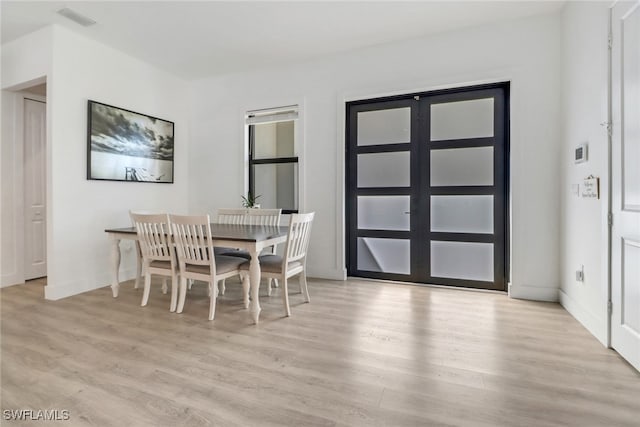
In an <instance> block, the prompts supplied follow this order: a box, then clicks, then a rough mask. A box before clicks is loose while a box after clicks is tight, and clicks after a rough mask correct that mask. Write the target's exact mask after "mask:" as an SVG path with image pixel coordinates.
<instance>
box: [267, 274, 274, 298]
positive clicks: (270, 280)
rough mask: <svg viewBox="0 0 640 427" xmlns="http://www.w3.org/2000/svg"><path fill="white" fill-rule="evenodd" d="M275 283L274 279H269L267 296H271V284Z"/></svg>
mask: <svg viewBox="0 0 640 427" xmlns="http://www.w3.org/2000/svg"><path fill="white" fill-rule="evenodd" d="M272 281H273V279H272V278H271V277H269V278H268V279H267V296H269V297H270V296H271V282H272Z"/></svg>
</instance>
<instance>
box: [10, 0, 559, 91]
mask: <svg viewBox="0 0 640 427" xmlns="http://www.w3.org/2000/svg"><path fill="white" fill-rule="evenodd" d="M562 4H563V2H560V1H411V2H404V1H376V2H365V1H349V2H346V1H342V2H337V1H332V2H329V1H325V2H306V1H281V2H272V1H227V2H222V1H196V2H180V1H160V2H156V1H138V2H116V1H101V2H99V1H66V2H64V1H40V2H30V1H4V0H3V1H2V2H1V6H0V7H1V13H2V21H1V24H2V26H1V28H2V34H1V40H2V43H6V42H8V41H11V40H14V39H16V38H18V37H20V36H22V35H25V34H27V33H29V32H32V31H34V30H37V29H39V28H42V27H44V26H46V25H49V24H53V23H55V24H60V25H64V26H65V27H67V28H69V29H72V30H74V31H77V32H78V33H81V34H84V35H86V36H88V37H90V38H92V39H95V40H98V41H100V42H102V43H104V44H107V45H110V46H112V47H114V48H116V49H119V50H121V51H123V52H127V53H129V54H130V55H133V56H135V57H138V58H140V59H142V60H144V61H146V62H148V63H151V64H154V65H155V66H157V67H159V68H162V69H165V70H167V71H169V72H171V73H173V74H175V75H178V76H181V77H183V78H185V79H197V78H202V77H206V76H212V75H218V74H225V73H230V72H238V71H244V70H249V69H255V68H263V67H271V66H276V65H282V64H289V63H294V62H301V61H307V60H311V59H313V58H317V57H320V56H325V55H331V54H336V53H340V52H346V51H349V50H353V49H357V48H363V47H367V46H373V45H378V44H382V43H388V42H391V41H397V40H403V39H409V38H415V37H419V36H423V35H427V34H433V33H437V32H444V31H450V30H454V29H459V28H464V27H469V26H476V25H482V24H486V23H491V22H497V21H503V20H511V19H516V18H520V17H524V16H530V15H535V14H543V13H551V12H553V11H555V10H558V9H559V8H560V7H561V6H562ZM63 7H69V8H71V9H73V10H74V11H76V12H79V13H81V14H83V15H85V16H87V17H89V18H91V19H93V20H95V21H97V24H96V25H93V26H91V27H82V26H80V25H78V24H76V23H75V22H72V21H69V20H68V19H67V18H64V17H62V16H60V15H58V14H56V13H55V12H56V11H57V10H59V9H62V8H63Z"/></svg>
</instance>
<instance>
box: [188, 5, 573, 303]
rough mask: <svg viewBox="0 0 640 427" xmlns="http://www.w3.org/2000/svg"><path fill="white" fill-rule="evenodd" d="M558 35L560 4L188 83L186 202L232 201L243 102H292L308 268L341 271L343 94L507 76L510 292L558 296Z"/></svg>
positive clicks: (239, 180)
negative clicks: (495, 21)
mask: <svg viewBox="0 0 640 427" xmlns="http://www.w3.org/2000/svg"><path fill="white" fill-rule="evenodd" d="M559 41H560V17H559V15H552V16H541V17H534V18H529V19H523V20H519V21H514V22H511V23H507V24H500V25H492V26H486V27H480V28H472V29H467V30H461V31H456V32H454V33H448V34H441V35H437V36H433V37H428V38H422V39H415V40H410V41H404V42H398V43H393V44H387V45H382V46H377V47H374V48H369V49H362V50H358V51H353V52H349V53H346V54H343V55H339V56H335V57H332V58H327V59H324V60H321V61H316V62H311V63H307V64H300V65H296V66H288V67H283V68H278V69H271V70H266V71H255V72H250V73H245V74H235V75H230V76H224V77H216V78H209V79H204V80H201V81H198V82H195V83H194V84H193V85H192V88H191V89H192V98H193V102H192V106H193V108H192V127H191V135H192V147H191V150H190V152H191V158H190V166H191V167H190V175H189V176H190V182H191V183H192V185H191V188H190V193H189V194H190V197H189V201H190V207H191V209H192V210H195V211H198V210H201V211H206V212H213V211H215V209H216V208H219V207H225V206H237V205H238V203H239V200H240V195H241V194H242V193H243V188H244V181H245V179H246V177H245V176H244V174H245V167H244V166H245V162H246V160H245V139H244V138H245V134H244V127H243V120H244V113H245V112H246V111H249V110H254V109H259V108H269V107H277V106H282V105H291V104H299V105H300V106H301V107H302V111H303V112H302V116H303V117H302V118H303V120H304V130H303V135H304V146H303V151H304V153H303V155H302V156H303V157H302V159H301V162H302V164H301V166H302V170H303V179H304V187H303V188H304V195H303V199H302V200H301V201H300V203H301V205H300V207H301V210H303V211H316V220H315V223H314V230H313V237H312V242H311V247H310V256H309V261H308V264H309V273H310V275H312V276H316V277H327V278H342V277H344V276H345V264H344V232H345V231H344V224H343V217H344V203H343V199H344V115H345V110H344V104H345V101H347V100H355V99H359V98H368V97H372V96H383V95H389V94H397V93H410V92H415V91H422V90H429V89H435V88H441V87H447V86H459V85H464V84H469V83H477V82H487V81H504V80H510V81H511V189H512V200H511V202H512V217H511V218H512V248H511V251H512V257H511V265H512V286H511V295H512V296H515V297H522V298H535V299H545V300H557V298H558V286H559V271H560V265H559V238H558V236H559V212H558V204H559V186H558V182H559V175H560V174H559V160H558V158H559V154H560V149H559V147H560V145H559V134H560V131H559V125H560V122H559V111H560V110H559V92H560V45H559Z"/></svg>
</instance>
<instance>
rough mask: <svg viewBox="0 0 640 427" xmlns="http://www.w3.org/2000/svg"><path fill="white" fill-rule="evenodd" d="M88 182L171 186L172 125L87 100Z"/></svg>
mask: <svg viewBox="0 0 640 427" xmlns="http://www.w3.org/2000/svg"><path fill="white" fill-rule="evenodd" d="M88 110H89V117H88V121H87V124H88V125H87V127H88V129H87V143H88V147H87V179H97V180H106V181H130V182H159V183H173V149H174V141H173V128H174V124H173V122H170V121H168V120H162V119H159V118H157V117H152V116H148V115H146V114H140V113H134V112H133V111H129V110H125V109H123V108H118V107H114V106H112V105H107V104H102V103H100V102H96V101H91V100H89V108H88Z"/></svg>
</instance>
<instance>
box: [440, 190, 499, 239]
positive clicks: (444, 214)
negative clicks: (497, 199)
mask: <svg viewBox="0 0 640 427" xmlns="http://www.w3.org/2000/svg"><path fill="white" fill-rule="evenodd" d="M431 231H435V232H442V233H485V234H492V233H493V196H431Z"/></svg>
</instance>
